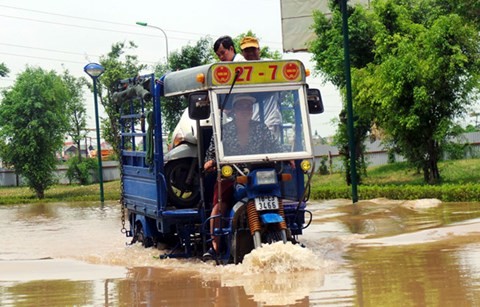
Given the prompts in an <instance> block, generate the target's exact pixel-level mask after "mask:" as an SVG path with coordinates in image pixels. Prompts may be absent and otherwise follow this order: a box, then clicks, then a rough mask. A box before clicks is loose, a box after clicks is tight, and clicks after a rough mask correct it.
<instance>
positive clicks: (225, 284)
mask: <svg viewBox="0 0 480 307" xmlns="http://www.w3.org/2000/svg"><path fill="white" fill-rule="evenodd" d="M309 208H310V210H311V211H312V212H313V216H314V221H313V224H312V225H311V227H309V228H308V229H307V230H306V232H305V236H304V237H303V240H302V242H303V243H304V244H305V245H306V246H307V248H301V247H300V246H298V245H296V246H293V245H283V244H274V245H271V246H266V247H265V248H262V249H261V250H258V251H255V252H254V253H252V254H251V255H249V256H247V257H246V258H245V261H244V263H242V264H239V265H228V266H218V267H217V266H214V265H213V264H211V263H203V262H201V261H199V260H197V259H165V260H160V259H158V256H159V255H160V254H161V253H163V252H162V251H159V250H155V249H144V248H143V247H141V246H138V245H133V246H126V245H125V243H126V242H129V239H128V238H125V237H124V235H123V234H122V233H121V232H120V228H121V220H120V215H121V210H120V208H119V206H118V204H117V203H107V204H106V205H105V206H103V207H102V206H99V204H98V203H74V204H63V203H62V204H39V205H21V206H2V207H0V217H1V218H2V221H4V223H0V232H2V233H4V234H9V235H7V236H4V238H3V240H2V247H1V248H0V305H2V306H23V305H24V306H29V305H35V306H42V305H43V306H73V305H76V306H132V305H140V306H141V305H149V306H167V305H168V306H190V305H198V306H230V305H232V306H233V305H235V306H285V305H289V306H315V305H322V306H323V305H334V306H356V305H362V306H387V305H388V306H411V305H415V306H416V305H418V306H427V305H428V306H438V305H442V306H449V305H454V304H455V305H458V306H472V305H475V304H476V302H478V301H480V243H479V242H480V232H479V229H480V228H479V226H480V205H479V204H478V203H440V202H438V201H436V200H417V201H390V200H385V199H377V200H370V201H362V202H359V203H358V204H357V205H355V206H354V205H351V203H350V201H349V200H334V201H324V202H319V203H315V204H312V205H311V206H310V207H309ZM5 221H7V222H5ZM42 259H43V260H42Z"/></svg>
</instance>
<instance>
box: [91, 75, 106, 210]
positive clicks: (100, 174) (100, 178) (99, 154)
mask: <svg viewBox="0 0 480 307" xmlns="http://www.w3.org/2000/svg"><path fill="white" fill-rule="evenodd" d="M93 97H94V101H95V124H96V126H97V127H96V129H97V159H98V181H99V182H100V201H101V202H102V203H103V201H104V196H103V166H102V149H101V143H100V124H99V120H98V102H97V78H93Z"/></svg>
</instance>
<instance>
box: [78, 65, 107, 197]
mask: <svg viewBox="0 0 480 307" xmlns="http://www.w3.org/2000/svg"><path fill="white" fill-rule="evenodd" d="M83 70H84V71H85V72H86V73H87V75H89V76H90V77H91V78H92V79H93V99H94V102H95V124H96V130H97V159H98V181H99V182H100V201H101V202H102V203H103V201H104V197H103V167H102V149H101V144H100V125H99V120H98V102H97V79H98V77H100V76H101V75H102V74H103V72H104V71H105V68H104V67H103V66H102V65H100V64H97V63H90V64H87V65H85V67H84V68H83Z"/></svg>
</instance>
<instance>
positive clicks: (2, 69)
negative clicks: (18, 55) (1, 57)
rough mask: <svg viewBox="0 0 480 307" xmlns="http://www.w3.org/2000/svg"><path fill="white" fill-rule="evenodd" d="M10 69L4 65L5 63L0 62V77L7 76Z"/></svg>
mask: <svg viewBox="0 0 480 307" xmlns="http://www.w3.org/2000/svg"><path fill="white" fill-rule="evenodd" d="M9 72H10V70H9V69H8V67H7V66H6V65H5V63H0V77H6V76H8V73H9Z"/></svg>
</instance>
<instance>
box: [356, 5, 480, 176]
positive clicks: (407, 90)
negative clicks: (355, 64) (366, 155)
mask: <svg viewBox="0 0 480 307" xmlns="http://www.w3.org/2000/svg"><path fill="white" fill-rule="evenodd" d="M443 2H444V1H441V0H439V1H433V0H424V1H413V0H404V1H402V2H401V3H400V4H398V2H397V1H393V0H385V1H377V2H375V3H374V12H375V15H374V16H373V18H374V21H375V25H376V32H377V33H376V35H375V49H374V50H375V55H376V60H375V63H374V64H372V65H367V66H366V67H365V68H362V69H359V70H357V71H355V72H354V74H353V78H354V83H355V86H354V88H355V98H354V99H355V100H356V101H357V103H358V104H362V105H365V106H368V107H370V108H371V109H372V110H374V112H375V121H376V123H378V126H379V127H381V128H382V129H383V130H384V131H385V132H386V133H387V134H388V135H389V136H390V138H391V139H392V140H393V141H394V142H395V144H396V146H397V147H398V149H399V150H400V152H401V154H402V155H403V156H404V157H406V158H407V159H408V161H409V162H411V163H413V164H414V165H415V166H417V167H418V169H421V170H422V171H423V175H424V180H425V182H427V183H431V184H434V183H437V182H439V181H440V180H441V177H440V172H439V169H438V166H437V162H438V161H439V160H440V158H441V156H442V150H443V147H444V146H445V145H446V144H447V139H448V137H449V136H451V135H453V134H454V132H455V129H453V127H454V126H455V120H456V119H457V118H460V117H462V116H463V115H464V114H465V112H466V110H467V106H469V105H470V104H471V102H472V101H473V99H472V93H474V92H475V91H474V89H475V88H478V84H479V83H478V81H479V80H478V71H479V68H480V66H479V65H480V61H479V52H478V41H479V33H478V29H476V26H475V25H473V24H471V23H470V22H469V21H468V20H466V19H465V18H462V17H461V16H459V15H458V14H456V13H453V12H446V11H445V10H444V9H439V5H436V4H437V3H443ZM427 4H428V5H427ZM442 8H443V7H442ZM427 11H428V13H426V12H427Z"/></svg>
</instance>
